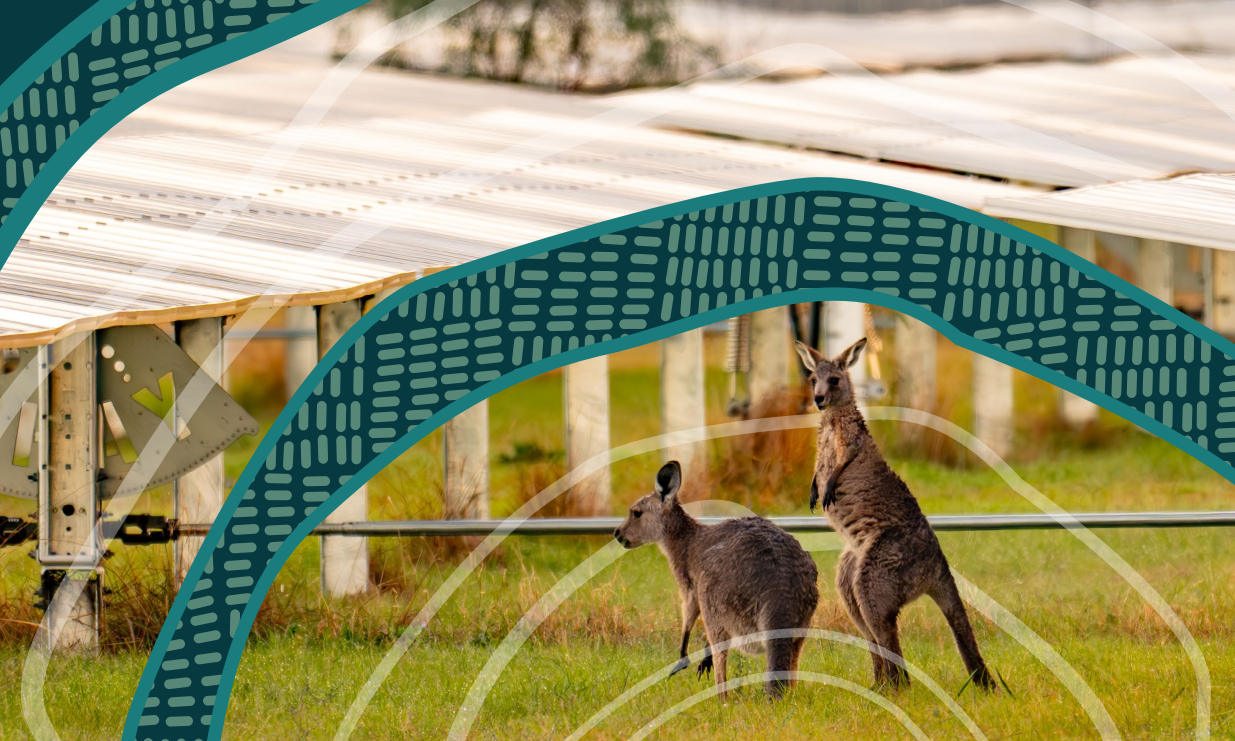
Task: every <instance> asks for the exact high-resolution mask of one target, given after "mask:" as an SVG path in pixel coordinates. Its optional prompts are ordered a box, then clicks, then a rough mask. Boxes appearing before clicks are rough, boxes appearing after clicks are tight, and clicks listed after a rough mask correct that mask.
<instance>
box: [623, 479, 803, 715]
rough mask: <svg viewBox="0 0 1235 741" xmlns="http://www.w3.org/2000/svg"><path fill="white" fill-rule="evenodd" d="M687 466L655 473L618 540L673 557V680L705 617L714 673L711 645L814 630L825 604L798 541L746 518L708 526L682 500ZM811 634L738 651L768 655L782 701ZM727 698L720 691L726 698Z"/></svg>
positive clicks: (720, 669) (704, 666)
mask: <svg viewBox="0 0 1235 741" xmlns="http://www.w3.org/2000/svg"><path fill="white" fill-rule="evenodd" d="M681 486H682V467H681V466H680V465H678V462H677V461H670V462H669V463H666V464H665V465H664V467H663V468H661V469H660V472H659V473H657V474H656V488H655V491H654V492H653V493H652V494H649V495H647V496H645V497H643V498H642V499H640V500H639V501H637V502H635V503H634V504H633V505H631V508H630V512H629V513H628V514H627V515H626V519H625V520H624V521H623V522H622V524H621V525H620V526H619V527H618V528H617V529H616V530H614V531H613V537H614V538H616V539H617V541H618V542H619V543H621V544H622V545H624V546H626V547H627V548H638V547H639V546H641V545H647V544H648V543H656V544H658V545H659V546H660V549H661V551H663V552H664V554H665V557H666V558H668V559H669V566H670V568H672V569H673V576H674V578H675V579H676V580H677V583H678V592H679V594H680V596H681V598H682V649H681V660H679V661H678V663H677V666H675V667H674V668H673V671H672V672H671V673H670V676H672V675H673V674H676V673H678V672H680V671H682V670H683V669H685V668H686V667H687V666H689V665H690V661H689V659H687V653H688V651H687V649H688V647H689V645H690V633H691V630H692V629H693V628H694V627H695V622H696V621H697V620H698V619H699V616H700V614H702V616H703V626H704V629H705V630H706V631H707V640H708V646H709V649H708V652H707V654H706V658H704V660H703V661H702V662H701V663H700V664H699V668H698V673H699V675H700V676H703V674H704V672H706V671H708V670H710V669H712V668H713V653H712V649H711V647H712V646H717V645H719V644H722V643H724V642H726V641H730V640H733V639H736V638H741V637H742V636H747V635H751V634H754V633H760V632H764V631H772V630H795V629H796V630H801V629H805V628H809V627H810V621H811V617H813V616H814V614H815V606H816V605H817V604H819V585H818V584H817V583H816V582H817V580H818V577H819V572H818V570H817V569H816V568H815V562H814V561H813V560H812V559H811V557H810V554H808V553H807V552H806V551H805V550H804V549H803V548H802V546H801V545H800V544H799V543H798V541H797V540H795V539H794V538H793V536H791V535H790V534H789V533H787V532H785V531H784V530H781V529H780V528H779V527H777V526H775V525H773V524H772V523H771V522H768V521H767V520H765V519H763V518H762V517H741V518H738V519H734V520H726V521H725V522H722V523H720V524H718V525H704V524H702V523H700V522H699V521H697V520H695V518H693V517H691V516H690V515H688V514H687V513H686V511H685V510H684V509H682V505H681V504H680V503H679V502H678V497H677V495H678V490H679V489H680V488H681ZM804 642H805V637H804V636H798V637H786V638H769V639H767V640H765V641H758V642H751V643H747V644H744V645H742V646H739V647H737V648H738V650H739V651H741V652H742V653H748V654H760V653H766V654H767V671H768V672H775V673H777V676H774V677H772V678H771V679H769V680H768V682H767V685H766V689H767V693H768V695H769V696H770V697H771V698H772V699H777V698H779V697H781V695H782V694H783V693H784V689H785V686H786V684H790V682H787V681H786V677H785V675H784V673H785V672H795V671H797V669H798V658H799V656H801V654H802V644H803V643H804ZM728 654H729V652H728V650H727V649H720V650H717V651H716V652H715V655H714V657H715V669H716V684H717V685H721V686H723V685H724V683H725V676H726V665H727V660H728ZM727 696H728V693H727V692H725V691H724V690H722V691H721V699H722V700H724V699H727Z"/></svg>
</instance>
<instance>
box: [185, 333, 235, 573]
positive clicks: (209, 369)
mask: <svg viewBox="0 0 1235 741" xmlns="http://www.w3.org/2000/svg"><path fill="white" fill-rule="evenodd" d="M222 342H223V320H222V319H221V318H211V319H194V320H190V321H184V322H176V344H178V345H180V347H181V349H183V350H184V352H185V354H186V355H188V356H189V357H190V358H191V359H192V360H193V362H194V363H197V364H198V366H200V367H201V369H202V370H203V371H205V372H206V374H207V375H209V376H210V377H211V378H212V379H214V380H215V381H216V382H218V383H222V381H223V353H222V352H221V351H216V349H217V348H218V347H219V345H220V344H221V343H222ZM212 353H213V356H212V355H211V354H212ZM174 486H175V489H174V492H175V494H174V498H175V507H174V511H175V515H174V516H175V518H176V519H177V520H179V521H181V522H214V518H215V516H216V515H218V513H219V510H220V509H222V507H223V456H222V455H217V456H215V457H214V458H211V459H210V460H208V461H206V462H205V463H204V464H202V465H201V467H199V468H196V469H194V470H192V471H189V472H188V473H186V474H185V475H183V476H181V477H180V478H178V479H176V482H175V485H174ZM201 544H202V539H201V538H193V537H186V538H180V539H179V540H177V541H176V552H175V573H176V583H177V584H179V583H180V581H181V580H182V579H183V578H184V575H185V574H186V573H188V570H189V567H190V566H192V565H193V559H194V558H196V557H197V552H198V550H199V549H200V548H201Z"/></svg>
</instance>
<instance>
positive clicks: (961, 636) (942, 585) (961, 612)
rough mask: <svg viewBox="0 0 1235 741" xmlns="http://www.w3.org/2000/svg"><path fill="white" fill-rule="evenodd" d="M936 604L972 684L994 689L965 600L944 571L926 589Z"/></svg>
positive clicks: (985, 688)
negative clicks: (950, 629) (937, 580)
mask: <svg viewBox="0 0 1235 741" xmlns="http://www.w3.org/2000/svg"><path fill="white" fill-rule="evenodd" d="M928 594H930V596H931V599H933V600H935V604H937V605H939V609H940V610H942V611H943V616H944V617H945V618H947V620H948V626H949V627H951V628H952V636H953V637H954V638H955V639H956V648H957V649H958V650H959V651H960V653H961V661H963V662H965V671H967V672H968V673H969V676H970V677H972V678H973V683H974V684H976V685H977V686H979V687H981V688H982V689H984V690H994V689H996V687H995V680H993V679H992V678H991V673H990V672H989V671H988V670H987V668H986V662H985V661H983V660H982V654H981V653H980V652H979V651H978V639H977V638H976V637H974V634H973V626H972V625H971V624H970V622H969V614H968V613H967V612H966V611H965V603H964V602H963V601H962V600H961V595H960V592H959V591H957V589H956V581H955V580H954V579H953V578H952V574H950V573H947V572H945V573H944V575H943V578H941V579H940V580H939V583H938V584H937V585H936V586H935V588H934V589H932V590H930V591H929V592H928Z"/></svg>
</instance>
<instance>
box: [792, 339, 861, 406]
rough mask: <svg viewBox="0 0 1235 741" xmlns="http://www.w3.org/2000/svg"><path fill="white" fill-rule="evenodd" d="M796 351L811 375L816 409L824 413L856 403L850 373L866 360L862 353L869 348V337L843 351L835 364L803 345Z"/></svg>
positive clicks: (796, 344) (808, 380) (813, 349)
mask: <svg viewBox="0 0 1235 741" xmlns="http://www.w3.org/2000/svg"><path fill="white" fill-rule="evenodd" d="M794 347H795V348H796V349H797V351H798V355H801V356H802V364H803V365H805V366H806V369H807V370H808V371H810V377H809V378H808V379H807V383H809V384H810V391H811V396H813V397H814V399H815V406H817V407H819V409H821V410H822V409H826V408H827V407H835V406H840V405H842V404H848V403H849V402H851V401H853V382H852V381H850V379H849V369H850V368H852V367H853V366H854V364H855V363H857V362H858V359H859V358H861V357H862V350H863V349H865V347H866V338H865V337H863V338H862V339H860V340H858V341H857V342H855V343H853V344H852V345H850V346H849V347H847V348H845V349H844V350H842V351H841V353H840V355H837V356H836V357H835V358H832V359H831V360H828V359H827V358H825V357H824V356H823V353H821V352H819V351H818V350H816V349H815V348H813V347H807V346H806V345H804V344H802V343H801V342H795V343H794Z"/></svg>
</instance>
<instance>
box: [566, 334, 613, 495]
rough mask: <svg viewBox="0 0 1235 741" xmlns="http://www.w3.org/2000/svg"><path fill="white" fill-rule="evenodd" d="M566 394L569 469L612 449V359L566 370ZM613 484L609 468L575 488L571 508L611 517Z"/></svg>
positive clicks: (569, 366)
mask: <svg viewBox="0 0 1235 741" xmlns="http://www.w3.org/2000/svg"><path fill="white" fill-rule="evenodd" d="M562 379H563V392H564V393H565V395H566V404H565V407H566V470H567V471H573V470H574V469H575V468H577V467H579V466H581V465H583V464H584V463H585V462H586V461H587V460H588V459H589V458H592V457H593V456H596V455H599V454H601V453H604V452H605V451H607V450H608V449H609V358H608V357H607V356H604V355H602V356H601V357H599V358H592V359H591V360H584V361H582V362H579V363H574V364H572V365H568V366H566V367H565V368H564V369H563V373H562ZM611 489H612V483H611V478H610V473H609V467H608V466H605V467H604V468H602V469H601V470H599V471H597V472H596V473H594V474H592V475H591V476H588V477H587V478H586V479H584V480H583V481H581V482H579V483H578V484H576V485H575V487H574V489H573V490H572V491H571V494H570V502H571V509H572V510H573V512H574V513H575V514H578V515H582V516H602V515H607V514H609V506H610V505H609V497H610V494H611Z"/></svg>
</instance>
